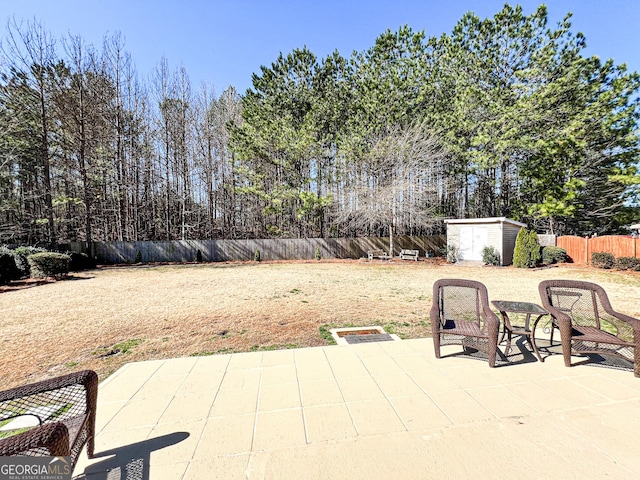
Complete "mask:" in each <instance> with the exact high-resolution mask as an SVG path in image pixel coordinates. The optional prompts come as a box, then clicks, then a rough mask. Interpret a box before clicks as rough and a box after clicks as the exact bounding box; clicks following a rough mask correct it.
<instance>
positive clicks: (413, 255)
mask: <svg viewBox="0 0 640 480" xmlns="http://www.w3.org/2000/svg"><path fill="white" fill-rule="evenodd" d="M418 256H420V250H400V259H401V260H415V261H416V262H417V261H418Z"/></svg>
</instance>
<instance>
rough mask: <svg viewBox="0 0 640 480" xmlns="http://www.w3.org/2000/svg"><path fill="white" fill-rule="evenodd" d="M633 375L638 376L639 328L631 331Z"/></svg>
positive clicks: (639, 353)
mask: <svg viewBox="0 0 640 480" xmlns="http://www.w3.org/2000/svg"><path fill="white" fill-rule="evenodd" d="M633 339H634V342H633V343H635V346H634V347H633V376H634V377H638V378H640V348H639V347H640V330H634V331H633Z"/></svg>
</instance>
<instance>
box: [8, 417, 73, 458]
mask: <svg viewBox="0 0 640 480" xmlns="http://www.w3.org/2000/svg"><path fill="white" fill-rule="evenodd" d="M43 448H44V449H46V450H47V451H48V452H49V454H50V455H52V456H55V457H62V456H67V455H71V451H70V448H69V430H68V429H67V427H66V426H65V425H64V424H63V423H62V422H54V423H48V424H46V425H41V426H39V427H35V428H33V429H31V430H28V431H26V432H24V433H19V434H18V435H14V436H12V437H8V438H3V439H0V456H7V457H8V456H14V455H21V454H25V453H27V452H28V451H29V450H35V449H43Z"/></svg>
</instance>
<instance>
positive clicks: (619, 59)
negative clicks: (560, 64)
mask: <svg viewBox="0 0 640 480" xmlns="http://www.w3.org/2000/svg"><path fill="white" fill-rule="evenodd" d="M509 3H511V4H512V5H515V4H517V3H519V4H521V5H522V6H523V7H524V10H525V13H527V14H530V13H532V12H534V11H535V9H536V8H537V6H538V5H540V4H541V3H546V5H547V6H548V9H549V20H550V23H551V24H553V25H555V24H556V23H557V22H558V21H559V20H561V19H562V18H563V17H564V15H565V14H566V13H568V12H573V14H574V16H573V19H572V23H573V29H572V30H573V31H574V32H579V31H580V32H582V33H584V34H585V36H586V39H587V50H586V53H587V54H589V55H598V56H599V57H600V58H602V59H608V58H613V59H614V60H615V62H616V63H626V64H627V66H628V67H629V69H630V70H635V71H640V48H639V45H640V41H639V40H640V33H639V32H638V29H639V27H640V23H638V22H639V19H640V0H547V1H546V2H543V1H542V0H538V1H529V0H523V1H520V2H509ZM504 4H505V1H504V0H422V1H420V0H353V1H348V0H345V1H337V0H328V1H311V0H286V1H266V0H265V1H258V0H228V1H221V0H212V1H206V0H183V1H168V0H155V1H151V0H0V20H1V21H2V22H3V26H2V27H3V28H2V30H0V31H1V32H2V33H1V34H0V35H1V36H4V35H5V32H6V30H5V29H4V26H5V24H6V21H7V19H8V18H10V17H11V16H15V17H16V19H18V20H20V19H25V20H29V19H32V18H33V17H35V18H37V19H38V20H39V21H40V22H42V23H43V24H44V25H45V27H46V28H47V29H48V30H49V31H50V32H51V33H52V34H53V35H54V37H56V38H58V39H59V38H60V37H62V36H64V35H66V34H67V33H69V32H70V33H73V34H79V35H81V36H82V37H83V38H84V39H85V40H86V41H87V42H89V43H92V44H94V46H96V47H100V46H101V43H102V38H103V37H104V35H105V34H106V33H107V32H115V31H120V32H121V33H122V34H123V35H124V37H125V40H126V45H125V46H126V49H127V50H128V51H129V52H130V53H131V55H132V58H133V61H134V64H135V65H136V67H137V70H138V73H139V75H140V76H141V77H142V78H148V77H149V76H150V75H151V73H152V72H153V70H154V68H155V67H156V65H157V64H158V62H159V60H160V59H161V57H163V56H164V57H166V58H167V60H168V62H169V66H170V67H171V68H172V69H173V68H175V67H177V66H179V65H181V64H182V65H184V66H185V68H186V70H187V73H188V74H189V76H190V78H191V81H192V84H193V86H194V87H197V86H198V85H199V84H200V83H202V82H203V81H207V82H210V83H212V84H213V85H214V87H215V89H216V91H217V93H218V94H219V93H221V92H222V91H223V90H224V89H225V88H227V86H229V85H233V86H235V87H236V88H237V89H238V90H239V91H240V92H241V93H243V92H244V91H245V90H246V89H247V88H249V87H251V74H252V73H254V72H259V70H260V65H270V64H271V63H272V62H273V61H274V60H275V59H276V58H277V56H278V53H279V52H283V53H288V52H290V51H291V50H293V49H294V48H299V47H302V46H304V45H306V46H307V47H308V48H309V49H310V50H311V51H312V52H313V53H315V54H316V56H317V57H319V58H322V57H325V56H326V55H328V54H329V53H331V52H332V51H333V50H335V49H337V50H338V51H339V52H340V53H341V54H342V55H343V56H345V57H349V56H350V55H351V53H352V52H353V51H354V50H358V51H360V50H364V49H367V48H369V47H370V46H372V45H373V44H374V41H375V39H376V37H377V36H378V35H380V34H381V33H382V32H384V31H385V30H386V29H387V28H389V29H391V30H393V31H395V30H397V29H398V27H400V26H402V25H405V24H407V25H409V26H410V27H411V28H412V29H413V30H414V31H420V30H424V31H425V32H426V33H427V36H439V35H441V34H442V33H450V32H451V31H452V29H453V27H454V25H455V24H456V23H457V22H458V20H460V18H461V17H462V15H463V14H464V13H465V12H467V11H473V12H475V13H476V14H477V15H479V16H480V17H482V18H485V17H492V16H493V15H494V14H495V13H496V12H498V11H499V10H501V9H502V7H503V6H504Z"/></svg>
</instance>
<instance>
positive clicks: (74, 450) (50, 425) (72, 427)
mask: <svg viewBox="0 0 640 480" xmlns="http://www.w3.org/2000/svg"><path fill="white" fill-rule="evenodd" d="M97 397H98V375H96V373H95V372H93V371H91V370H84V371H81V372H76V373H71V374H69V375H64V376H61V377H56V378H52V379H49V380H44V381H41V382H36V383H32V384H29V385H24V386H21V387H16V388H12V389H10V390H5V391H3V392H0V422H3V421H6V420H12V419H14V418H17V417H31V418H34V419H35V420H36V422H37V425H36V426H34V427H33V428H30V429H27V430H26V431H24V432H22V433H17V434H15V435H13V436H9V437H7V438H1V439H0V456H48V455H51V456H70V457H71V464H72V465H71V468H72V469H73V467H75V465H76V462H77V460H78V456H79V454H80V452H81V451H82V447H83V446H84V445H85V444H86V445H87V456H88V457H89V458H93V450H94V437H95V425H96V405H97Z"/></svg>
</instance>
